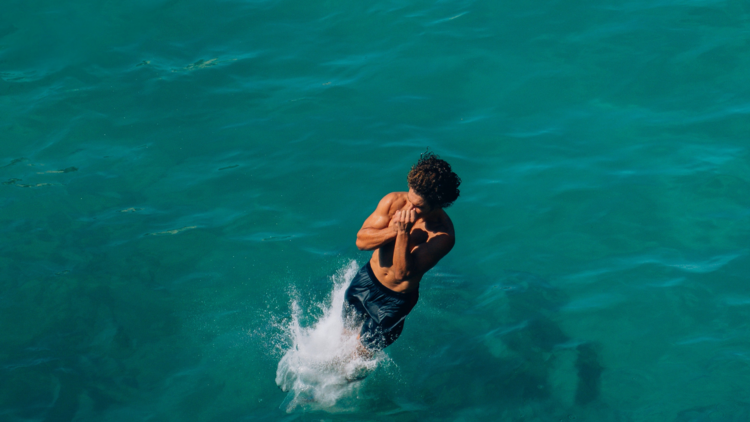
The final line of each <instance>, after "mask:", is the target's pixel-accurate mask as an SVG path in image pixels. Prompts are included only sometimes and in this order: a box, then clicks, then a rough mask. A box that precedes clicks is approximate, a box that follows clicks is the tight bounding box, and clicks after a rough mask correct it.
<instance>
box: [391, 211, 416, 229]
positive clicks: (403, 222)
mask: <svg viewBox="0 0 750 422" xmlns="http://www.w3.org/2000/svg"><path fill="white" fill-rule="evenodd" d="M416 220H417V213H416V212H415V211H414V209H413V208H411V209H407V210H398V211H396V213H395V214H393V217H392V218H391V222H390V223H389V224H388V225H389V226H390V227H391V228H392V229H393V230H394V231H395V232H396V233H398V232H406V233H409V232H410V231H411V228H412V226H414V222H415V221H416Z"/></svg>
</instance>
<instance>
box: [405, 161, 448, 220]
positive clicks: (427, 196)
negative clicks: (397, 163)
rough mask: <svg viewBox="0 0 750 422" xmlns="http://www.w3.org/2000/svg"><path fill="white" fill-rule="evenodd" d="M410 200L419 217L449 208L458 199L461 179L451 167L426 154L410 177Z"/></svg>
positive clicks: (410, 173) (408, 178)
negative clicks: (435, 210)
mask: <svg viewBox="0 0 750 422" xmlns="http://www.w3.org/2000/svg"><path fill="white" fill-rule="evenodd" d="M407 181H408V182H409V193H408V196H407V197H408V199H409V202H411V204H412V205H414V208H415V210H416V211H417V215H419V214H426V213H429V212H431V211H432V210H434V209H436V208H448V207H449V206H451V204H453V201H455V200H456V198H458V195H459V193H460V191H459V190H458V186H459V185H460V184H461V178H459V177H458V175H457V174H456V173H454V172H453V171H452V170H451V165H450V164H448V163H447V162H446V161H445V160H441V159H440V157H438V156H437V155H435V154H433V153H431V152H426V153H424V154H422V155H421V156H420V157H419V161H417V164H415V165H414V166H413V167H412V168H411V171H410V172H409V176H408V177H407Z"/></svg>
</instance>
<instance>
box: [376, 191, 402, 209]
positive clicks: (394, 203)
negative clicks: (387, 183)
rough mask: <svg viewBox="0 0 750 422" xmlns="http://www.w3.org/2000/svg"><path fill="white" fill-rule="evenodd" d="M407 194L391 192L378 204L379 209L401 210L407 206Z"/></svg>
mask: <svg viewBox="0 0 750 422" xmlns="http://www.w3.org/2000/svg"><path fill="white" fill-rule="evenodd" d="M406 201H407V199H406V192H391V193H389V194H387V195H386V196H384V197H383V199H381V200H380V203H379V204H378V208H380V207H387V208H394V207H395V208H396V209H400V208H402V207H403V206H404V204H406Z"/></svg>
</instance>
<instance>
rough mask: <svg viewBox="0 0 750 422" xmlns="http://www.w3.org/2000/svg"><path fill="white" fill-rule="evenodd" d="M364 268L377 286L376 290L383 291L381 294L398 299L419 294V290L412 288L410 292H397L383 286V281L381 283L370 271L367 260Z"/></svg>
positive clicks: (409, 297)
mask: <svg viewBox="0 0 750 422" xmlns="http://www.w3.org/2000/svg"><path fill="white" fill-rule="evenodd" d="M364 268H365V269H367V275H368V276H370V280H372V284H374V285H375V286H376V287H377V288H378V290H380V291H381V292H383V294H386V295H388V296H391V297H395V298H398V299H411V298H413V297H415V296H419V290H413V291H411V292H406V293H399V292H394V291H393V290H391V289H389V288H387V287H385V286H384V285H383V283H381V282H380V280H378V278H377V277H375V273H374V272H372V266H371V265H370V261H367V264H365V267H364Z"/></svg>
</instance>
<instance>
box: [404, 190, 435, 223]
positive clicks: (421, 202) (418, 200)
mask: <svg viewBox="0 0 750 422" xmlns="http://www.w3.org/2000/svg"><path fill="white" fill-rule="evenodd" d="M406 199H408V200H409V203H410V204H411V205H412V207H414V212H415V214H417V217H420V216H421V215H424V214H427V213H429V212H430V211H432V207H431V206H430V204H428V203H427V201H426V200H425V199H424V198H422V197H421V196H419V194H417V193H416V192H414V189H412V188H409V193H407V194H406Z"/></svg>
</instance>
